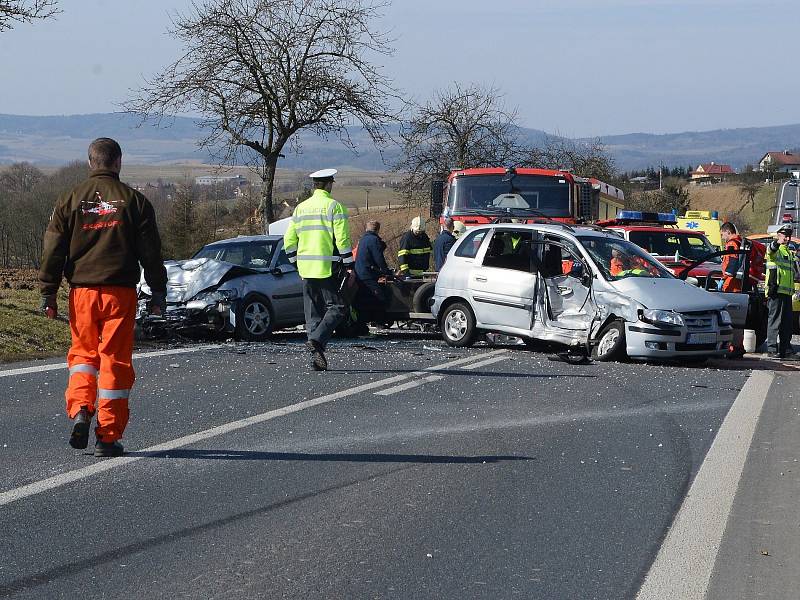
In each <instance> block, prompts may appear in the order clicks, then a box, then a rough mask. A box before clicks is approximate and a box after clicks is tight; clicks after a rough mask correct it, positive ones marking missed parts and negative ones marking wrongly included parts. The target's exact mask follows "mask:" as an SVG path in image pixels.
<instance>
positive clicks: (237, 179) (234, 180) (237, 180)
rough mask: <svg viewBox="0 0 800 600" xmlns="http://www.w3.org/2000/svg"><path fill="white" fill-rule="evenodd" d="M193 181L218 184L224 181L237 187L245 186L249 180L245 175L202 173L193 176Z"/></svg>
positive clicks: (203, 183) (202, 183)
mask: <svg viewBox="0 0 800 600" xmlns="http://www.w3.org/2000/svg"><path fill="white" fill-rule="evenodd" d="M194 182H195V183H196V184H197V185H218V184H224V183H231V184H233V185H236V186H238V187H241V186H245V185H247V184H248V183H249V182H248V181H247V178H246V177H242V176H241V175H203V176H202V177H195V179H194Z"/></svg>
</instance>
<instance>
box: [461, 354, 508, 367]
mask: <svg viewBox="0 0 800 600" xmlns="http://www.w3.org/2000/svg"><path fill="white" fill-rule="evenodd" d="M509 358H511V357H510V356H495V357H494V358H487V359H486V360H482V361H481V362H477V363H474V364H471V365H465V366H463V367H461V368H462V369H464V370H465V371H466V370H469V369H479V368H481V367H485V366H486V365H493V364H494V363H496V362H500V361H501V360H507V359H509Z"/></svg>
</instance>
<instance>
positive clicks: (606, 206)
mask: <svg viewBox="0 0 800 600" xmlns="http://www.w3.org/2000/svg"><path fill="white" fill-rule="evenodd" d="M624 203H625V195H624V194H623V192H622V190H620V189H618V188H616V187H614V186H612V185H609V184H607V183H604V182H602V181H600V180H598V179H591V178H585V177H577V176H575V175H573V174H572V173H569V172H568V171H553V170H549V169H528V168H518V169H515V168H502V167H493V168H483V169H460V170H455V171H452V172H451V173H450V175H449V176H448V178H447V180H446V181H434V183H433V185H432V189H431V213H432V216H434V217H438V218H440V219H443V218H444V217H450V218H452V219H453V220H454V221H461V222H462V223H464V225H466V226H467V227H469V226H470V225H479V224H481V223H490V222H492V221H493V220H495V219H498V218H513V219H518V220H520V221H522V222H525V221H536V220H537V219H542V218H547V219H554V220H557V221H562V222H565V223H577V222H592V221H597V220H599V219H609V218H613V217H614V216H615V215H616V214H617V210H619V209H621V208H623V207H624Z"/></svg>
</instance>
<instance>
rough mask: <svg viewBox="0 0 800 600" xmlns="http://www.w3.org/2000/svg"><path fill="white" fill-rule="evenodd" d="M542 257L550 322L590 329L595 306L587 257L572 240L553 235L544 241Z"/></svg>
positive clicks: (541, 249) (572, 327) (579, 328)
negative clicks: (585, 257) (583, 255)
mask: <svg viewBox="0 0 800 600" xmlns="http://www.w3.org/2000/svg"><path fill="white" fill-rule="evenodd" d="M539 260H540V261H541V265H540V273H541V277H542V279H541V280H542V282H543V283H544V285H543V288H544V289H543V300H544V304H545V306H544V308H545V314H546V315H547V320H548V323H549V324H551V325H553V326H555V327H558V328H560V329H569V330H588V329H589V326H590V324H591V322H592V319H593V318H594V315H595V307H594V304H593V303H592V300H591V294H590V292H591V289H590V285H591V283H590V282H591V279H590V277H589V273H588V272H587V271H586V269H587V266H586V264H587V261H586V260H585V259H584V258H582V256H581V254H580V252H579V251H578V249H577V247H576V246H575V245H574V244H573V243H572V242H570V241H569V240H567V239H565V238H561V237H558V236H552V235H548V236H546V237H545V240H544V242H543V243H542V244H540V258H539Z"/></svg>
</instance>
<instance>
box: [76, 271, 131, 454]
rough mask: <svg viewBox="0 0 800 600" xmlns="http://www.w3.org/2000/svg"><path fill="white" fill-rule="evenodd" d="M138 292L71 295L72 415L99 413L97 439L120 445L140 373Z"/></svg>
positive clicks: (100, 290) (107, 289) (97, 290)
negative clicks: (136, 366)
mask: <svg viewBox="0 0 800 600" xmlns="http://www.w3.org/2000/svg"><path fill="white" fill-rule="evenodd" d="M135 319H136V290H135V289H133V288H127V287H119V286H103V287H85V288H73V289H72V290H70V293H69V327H70V331H71V332H72V347H70V349H69V354H68V355H67V364H68V366H69V383H68V384H67V392H66V394H65V396H66V399H67V415H68V416H69V418H70V419H73V418H75V415H77V414H78V412H79V411H80V409H81V407H84V406H85V407H86V408H87V409H88V411H89V413H91V414H93V413H95V412H97V427H95V434H96V435H97V439H99V440H101V441H103V442H114V441H116V440H118V439H120V438H121V437H122V434H123V432H124V431H125V426H126V425H127V424H128V397H129V396H130V393H131V388H132V387H133V381H134V379H135V374H134V372H133V364H132V363H131V360H132V355H133V327H134V323H135Z"/></svg>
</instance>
